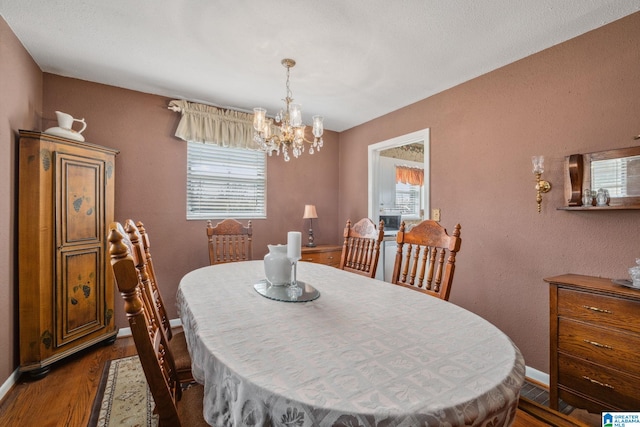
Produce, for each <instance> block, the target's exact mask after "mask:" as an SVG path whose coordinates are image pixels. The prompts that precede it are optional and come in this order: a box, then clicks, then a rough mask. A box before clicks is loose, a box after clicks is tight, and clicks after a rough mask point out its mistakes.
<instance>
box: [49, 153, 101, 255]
mask: <svg viewBox="0 0 640 427" xmlns="http://www.w3.org/2000/svg"><path fill="white" fill-rule="evenodd" d="M55 157H56V163H55V164H56V166H57V168H56V172H57V176H58V179H56V184H57V186H58V188H57V189H56V195H57V196H56V204H59V206H58V207H57V208H56V212H58V213H59V215H58V221H56V222H58V226H59V227H58V228H57V230H58V233H59V235H58V239H57V242H58V245H59V246H66V245H73V244H86V243H89V242H95V243H98V242H100V241H101V240H102V235H103V233H104V231H103V230H104V228H105V224H104V218H103V217H102V215H100V213H101V212H103V211H104V209H103V208H102V206H101V203H102V200H103V198H104V179H103V177H104V162H103V161H100V160H95V159H89V158H85V157H80V156H74V155H70V154H68V153H55Z"/></svg>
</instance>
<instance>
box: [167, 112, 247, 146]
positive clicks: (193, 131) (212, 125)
mask: <svg viewBox="0 0 640 427" xmlns="http://www.w3.org/2000/svg"><path fill="white" fill-rule="evenodd" d="M169 109H170V110H173V111H175V112H179V113H181V114H182V118H181V119H180V123H178V128H177V129H176V133H175V136H177V137H178V138H180V139H183V140H185V141H193V142H205V143H209V144H215V145H220V146H222V147H234V148H245V149H250V150H257V149H258V147H257V146H256V144H255V143H254V142H253V114H248V113H243V112H241V111H235V110H226V109H223V108H217V107H213V106H210V105H204V104H198V103H195V102H188V101H184V100H173V101H171V102H169Z"/></svg>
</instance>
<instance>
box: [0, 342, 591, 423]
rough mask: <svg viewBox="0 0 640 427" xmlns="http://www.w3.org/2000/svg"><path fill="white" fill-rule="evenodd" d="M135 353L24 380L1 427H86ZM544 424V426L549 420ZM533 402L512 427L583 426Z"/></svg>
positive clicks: (116, 351) (127, 346) (8, 401)
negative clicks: (104, 383)
mask: <svg viewBox="0 0 640 427" xmlns="http://www.w3.org/2000/svg"><path fill="white" fill-rule="evenodd" d="M134 354H136V349H135V345H134V344H133V339H132V338H131V337H125V338H118V339H117V340H116V342H115V343H114V344H113V345H106V346H105V345H103V346H95V347H92V348H90V349H87V350H85V351H83V352H80V353H78V354H76V355H74V356H72V357H70V358H68V359H65V360H64V361H62V362H60V363H57V364H54V365H53V367H52V369H51V372H50V373H49V374H48V375H47V376H46V377H44V378H43V379H41V380H36V381H31V380H29V378H28V376H27V375H23V376H22V377H21V378H20V380H19V381H18V383H17V384H16V385H15V386H14V387H13V389H11V391H9V393H7V395H6V396H5V398H4V399H3V400H2V402H0V426H7V427H9V426H11V427H14V426H15V427H18V426H20V427H31V426H38V427H41V426H42V427H49V426H51V427H59V426H64V427H84V426H86V425H87V423H88V422H89V416H90V415H91V406H92V404H93V400H94V398H95V396H96V392H97V390H98V385H99V382H100V378H101V376H102V371H103V369H104V366H105V363H106V362H107V361H108V360H111V359H118V358H121V357H126V356H132V355H134ZM545 420H546V421H545ZM574 421H575V420H574V419H573V418H570V417H567V416H564V415H562V414H558V413H553V412H550V411H549V410H548V408H546V407H543V406H541V405H537V404H535V403H533V402H531V401H529V402H524V403H523V402H522V400H521V404H520V409H519V410H518V415H517V418H516V420H515V422H514V424H513V427H548V426H584V425H585V424H581V423H579V422H577V421H576V422H574Z"/></svg>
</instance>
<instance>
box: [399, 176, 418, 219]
mask: <svg viewBox="0 0 640 427" xmlns="http://www.w3.org/2000/svg"><path fill="white" fill-rule="evenodd" d="M421 190H422V188H421V186H419V185H411V184H403V183H400V182H399V183H396V204H395V207H396V208H398V209H400V211H401V214H402V216H403V217H406V218H409V219H410V218H411V217H419V216H420V205H421V203H420V201H421V197H420V196H421V193H422V191H421Z"/></svg>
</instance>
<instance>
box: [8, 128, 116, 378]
mask: <svg viewBox="0 0 640 427" xmlns="http://www.w3.org/2000/svg"><path fill="white" fill-rule="evenodd" d="M116 154H117V151H116V150H113V149H111V148H106V147H102V146H99V145H95V144H90V143H87V142H77V141H72V140H70V139H65V138H60V137H57V136H52V135H46V134H44V133H40V132H31V131H20V165H19V190H18V192H19V202H18V254H19V255H18V275H19V279H18V285H19V291H18V296H19V303H18V304H19V319H20V322H19V325H20V334H19V336H20V371H21V372H29V373H30V374H31V376H32V377H34V378H38V377H41V376H44V375H45V374H46V373H47V372H48V370H49V365H51V364H52V363H54V362H56V361H58V360H60V359H62V358H64V357H67V356H69V355H71V354H74V353H76V352H77V351H80V350H82V349H84V348H86V347H88V346H90V345H93V344H96V343H98V342H101V341H105V340H114V341H115V338H116V335H117V334H118V328H117V327H116V325H115V319H114V304H115V290H114V283H113V275H112V271H111V268H107V265H108V263H109V257H108V254H107V236H106V233H107V225H108V224H109V223H110V222H111V221H113V217H114V194H115V193H114V189H115V185H114V181H115V169H114V166H115V165H114V162H115V156H116Z"/></svg>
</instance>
